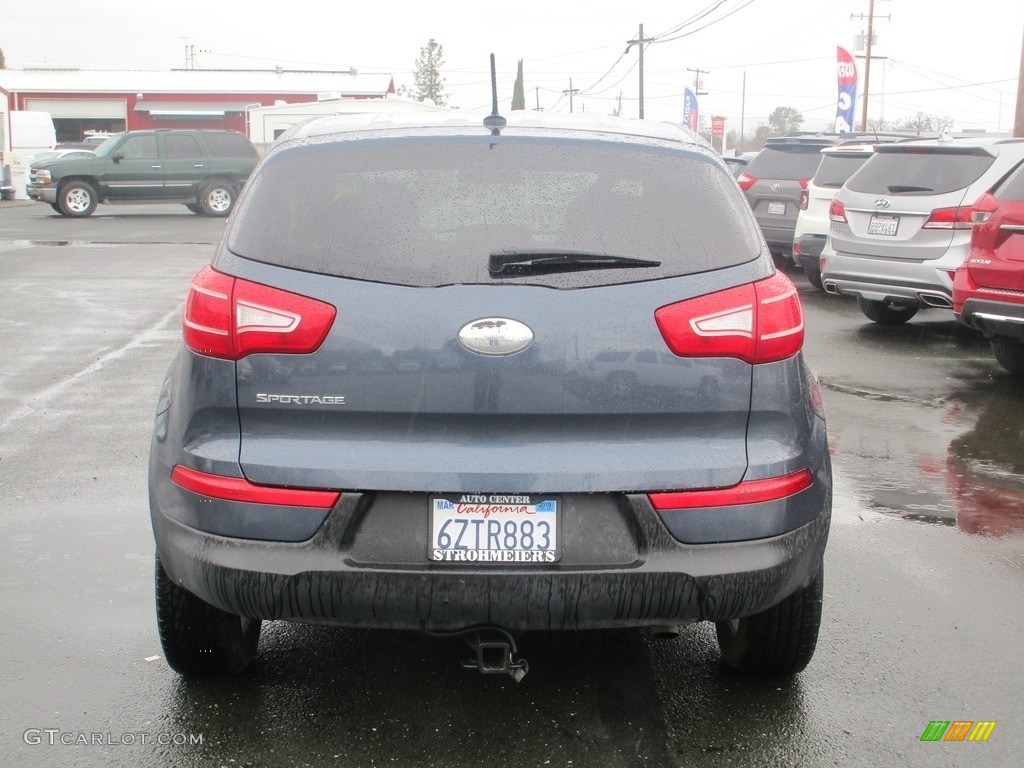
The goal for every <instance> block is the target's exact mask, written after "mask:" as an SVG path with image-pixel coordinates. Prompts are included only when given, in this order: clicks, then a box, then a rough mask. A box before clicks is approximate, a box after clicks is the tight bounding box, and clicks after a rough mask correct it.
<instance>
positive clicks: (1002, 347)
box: [992, 341, 1024, 376]
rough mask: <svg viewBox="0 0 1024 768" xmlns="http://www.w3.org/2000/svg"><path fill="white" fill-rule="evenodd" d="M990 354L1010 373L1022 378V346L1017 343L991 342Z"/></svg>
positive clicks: (1023, 350)
mask: <svg viewBox="0 0 1024 768" xmlns="http://www.w3.org/2000/svg"><path fill="white" fill-rule="evenodd" d="M992 354H994V355H995V356H996V361H997V362H998V363H999V364H1000V365H1001V366H1003V368H1005V369H1006V370H1008V371H1009V372H1010V373H1015V374H1017V375H1018V376H1024V344H1022V343H1020V342H1017V341H993V342H992Z"/></svg>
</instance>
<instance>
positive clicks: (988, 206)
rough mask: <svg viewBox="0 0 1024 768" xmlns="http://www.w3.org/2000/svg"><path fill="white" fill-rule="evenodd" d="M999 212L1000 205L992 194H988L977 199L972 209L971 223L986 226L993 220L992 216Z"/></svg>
mask: <svg viewBox="0 0 1024 768" xmlns="http://www.w3.org/2000/svg"><path fill="white" fill-rule="evenodd" d="M997 210H999V204H998V203H997V202H996V199H995V198H994V197H992V194H991V193H989V192H986V193H985V194H983V195H982V196H981V197H979V198H978V199H977V201H976V202H975V203H974V205H973V206H972V207H971V221H972V222H973V223H975V224H984V223H985V222H986V221H988V220H989V219H991V218H992V214H993V213H995V212H996V211H997Z"/></svg>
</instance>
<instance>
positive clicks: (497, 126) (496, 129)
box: [484, 53, 508, 136]
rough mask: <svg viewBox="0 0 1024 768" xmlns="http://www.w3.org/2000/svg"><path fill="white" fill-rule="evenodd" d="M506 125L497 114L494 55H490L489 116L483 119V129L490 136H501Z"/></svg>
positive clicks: (496, 81) (506, 121)
mask: <svg viewBox="0 0 1024 768" xmlns="http://www.w3.org/2000/svg"><path fill="white" fill-rule="evenodd" d="M506 125H508V120H506V119H505V118H504V117H502V116H501V115H499V114H498V76H497V71H496V70H495V67H494V54H493V53H492V54H491V114H489V115H488V116H487V117H485V118H484V128H490V129H491V136H501V129H502V128H504V127H505V126H506Z"/></svg>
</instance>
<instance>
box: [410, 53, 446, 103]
mask: <svg viewBox="0 0 1024 768" xmlns="http://www.w3.org/2000/svg"><path fill="white" fill-rule="evenodd" d="M443 66H444V46H443V45H441V44H440V43H438V42H437V41H436V40H434V38H430V40H429V41H427V44H426V45H425V46H424V47H422V48H420V56H419V58H418V59H416V70H415V72H414V73H413V77H414V78H415V80H416V98H417V99H419V100H420V101H423V100H424V99H431V100H432V101H433V102H434V103H435V104H437V105H438V106H439V107H443V106H444V104H445V96H444V78H443V77H441V67H443Z"/></svg>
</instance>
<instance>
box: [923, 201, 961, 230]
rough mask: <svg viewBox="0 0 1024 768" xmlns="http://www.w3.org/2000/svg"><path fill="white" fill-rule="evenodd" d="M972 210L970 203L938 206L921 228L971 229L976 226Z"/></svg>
mask: <svg viewBox="0 0 1024 768" xmlns="http://www.w3.org/2000/svg"><path fill="white" fill-rule="evenodd" d="M971 210H972V209H971V207H970V206H968V205H957V206H954V207H952V208H936V209H935V210H934V211H932V215H931V216H929V217H928V221H926V222H925V223H924V224H923V225H922V226H921V229H970V228H971V227H972V226H974V222H973V221H972V220H971Z"/></svg>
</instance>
